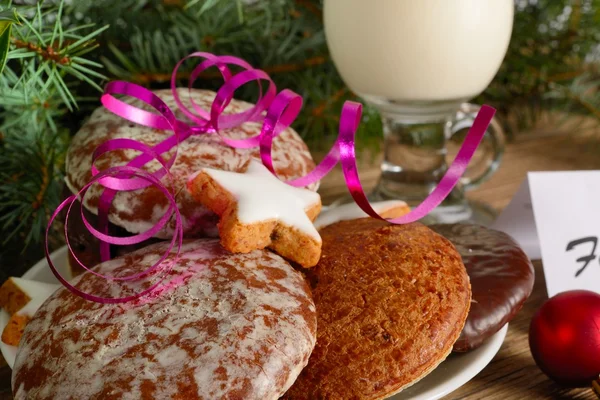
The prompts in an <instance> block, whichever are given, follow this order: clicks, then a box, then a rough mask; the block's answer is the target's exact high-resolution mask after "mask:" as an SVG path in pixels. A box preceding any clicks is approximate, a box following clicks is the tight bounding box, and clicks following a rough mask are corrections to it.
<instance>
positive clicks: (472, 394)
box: [0, 125, 600, 400]
mask: <svg viewBox="0 0 600 400" xmlns="http://www.w3.org/2000/svg"><path fill="white" fill-rule="evenodd" d="M576 169H600V143H598V136H595V135H590V134H586V133H581V132H579V134H578V135H574V134H560V135H558V134H557V130H556V129H554V127H553V126H552V125H548V126H546V127H545V128H541V129H539V130H538V132H536V133H534V134H528V135H521V136H519V137H517V139H516V141H515V142H514V143H511V144H509V145H508V146H507V148H506V152H505V154H504V157H503V161H502V164H501V166H500V168H499V170H498V171H497V173H496V174H495V175H494V176H493V177H492V178H491V179H490V180H489V181H487V182H486V183H484V184H483V185H481V186H480V187H479V188H478V189H476V190H474V191H473V192H471V193H469V197H471V198H473V199H476V200H479V201H483V202H486V203H488V204H490V205H491V206H493V207H494V208H496V209H497V210H501V209H502V208H503V207H505V206H506V205H507V204H508V202H509V201H510V199H511V198H512V196H513V195H514V194H515V192H516V191H517V189H518V187H519V185H520V184H521V182H522V181H523V179H524V178H525V175H526V173H527V171H544V170H576ZM360 173H361V178H362V179H363V184H364V186H365V187H366V188H371V187H372V186H373V185H374V184H375V180H376V179H377V176H378V175H379V171H378V166H377V165H376V162H375V163H374V164H368V163H363V165H362V166H361V169H360ZM340 178H341V174H340V171H339V170H338V171H337V172H335V173H334V174H332V175H330V176H328V177H327V178H326V179H325V180H324V181H323V182H322V185H321V189H320V192H321V194H322V197H323V203H324V204H329V203H330V202H331V201H333V200H335V199H336V198H338V197H339V196H341V195H343V194H345V191H346V189H345V186H344V184H343V179H340ZM565 207H568V205H565ZM534 264H535V268H536V282H535V287H534V291H533V294H532V296H531V297H530V298H529V299H528V301H527V302H526V303H525V305H524V307H523V309H522V310H521V311H520V312H519V313H518V314H517V316H516V317H515V319H514V320H513V321H512V322H511V323H510V325H509V330H508V334H507V336H506V340H505V341H504V344H503V345H502V348H501V349H500V352H499V353H498V354H497V355H496V357H495V358H494V360H493V361H492V362H491V363H490V364H489V365H488V366H487V367H486V368H485V369H484V370H483V371H482V372H480V373H479V374H478V375H477V376H476V377H475V378H473V379H472V380H471V381H470V382H468V383H467V384H466V385H464V386H463V387H461V388H460V389H458V390H457V391H455V392H453V393H451V394H449V395H448V396H446V397H445V399H467V400H472V399H490V400H513V399H514V400H517V399H518V400H521V399H595V398H596V397H595V395H594V393H593V392H592V390H591V389H588V388H582V389H568V388H563V387H560V386H559V385H557V384H555V383H554V382H552V381H551V380H550V379H548V378H547V377H546V376H545V375H544V374H543V373H542V372H541V371H540V370H539V369H538V368H537V366H536V365H535V363H534V361H533V358H532V357H531V353H530V351H529V344H528V329H529V323H530V320H531V317H532V316H533V314H534V313H535V311H536V310H537V309H538V308H539V307H540V305H541V304H542V303H543V301H544V300H545V299H546V298H547V294H546V288H545V282H544V275H543V270H542V266H541V263H540V262H539V261H536V262H535V263H534ZM88 378H89V377H83V379H84V380H85V379H88ZM11 398H12V397H11V395H10V370H9V368H8V367H6V366H5V367H0V399H11Z"/></svg>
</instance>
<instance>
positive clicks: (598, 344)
mask: <svg viewBox="0 0 600 400" xmlns="http://www.w3.org/2000/svg"><path fill="white" fill-rule="evenodd" d="M529 348H530V349H531V354H532V355H533V358H534V360H535V362H536V364H537V365H538V366H539V367H540V369H541V370H542V371H543V372H544V373H545V374H546V375H548V376H549V377H550V378H552V379H553V380H555V381H556V382H558V383H560V384H562V385H566V386H589V385H590V384H591V382H592V381H593V380H594V379H598V374H600V295H599V294H597V293H594V292H590V291H587V290H573V291H569V292H564V293H559V294H557V295H556V296H554V297H552V298H551V299H549V300H547V301H546V302H545V303H544V304H543V305H542V307H541V308H540V309H539V310H538V312H537V313H536V314H535V315H534V316H533V319H532V320H531V325H530V327H529Z"/></svg>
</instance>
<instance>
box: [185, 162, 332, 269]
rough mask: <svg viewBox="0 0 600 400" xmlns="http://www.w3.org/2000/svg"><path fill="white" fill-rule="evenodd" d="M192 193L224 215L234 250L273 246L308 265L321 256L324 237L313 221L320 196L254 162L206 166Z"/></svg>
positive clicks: (224, 238)
mask: <svg viewBox="0 0 600 400" xmlns="http://www.w3.org/2000/svg"><path fill="white" fill-rule="evenodd" d="M188 190H189V191H190V193H191V194H192V196H193V197H194V198H195V199H196V200H197V201H198V202H200V203H201V204H203V205H204V206H205V207H208V208H209V209H211V210H212V211H213V212H214V213H215V214H217V215H219V216H220V221H219V224H218V227H219V235H220V236H221V244H222V245H223V247H225V248H226V249H227V250H229V251H231V252H233V253H248V252H250V251H252V250H255V249H264V248H265V247H269V248H270V249H272V250H274V251H275V252H276V253H278V254H279V255H281V256H283V257H285V258H287V259H289V260H291V261H294V262H296V263H298V264H300V265H302V266H303V267H305V268H309V267H313V266H315V265H316V264H317V262H318V261H319V258H320V256H321V237H320V236H319V233H318V232H317V230H316V229H315V227H314V225H313V223H312V221H314V220H315V218H316V217H317V216H318V215H319V212H320V211H321V197H320V196H319V195H318V194H317V193H315V192H312V191H310V190H307V189H302V188H295V187H293V186H290V185H288V184H286V183H284V182H282V181H280V180H279V179H277V177H275V176H274V175H273V174H271V172H270V171H269V170H268V169H267V168H266V167H265V166H264V165H262V164H261V163H259V162H257V161H251V162H250V163H249V164H248V168H247V169H246V171H245V172H243V173H237V172H229V171H222V170H216V169H211V168H203V169H202V170H200V171H199V172H198V173H197V174H196V175H194V176H192V178H190V180H189V182H188Z"/></svg>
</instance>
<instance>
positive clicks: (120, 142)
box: [46, 52, 495, 303]
mask: <svg viewBox="0 0 600 400" xmlns="http://www.w3.org/2000/svg"><path fill="white" fill-rule="evenodd" d="M191 58H198V59H201V60H203V61H201V62H200V63H199V64H198V65H197V66H196V67H195V68H194V69H193V70H192V73H191V75H190V80H189V83H188V94H189V101H190V103H189V104H191V109H190V108H188V107H187V106H186V105H185V104H184V103H183V101H182V100H181V99H180V97H179V91H178V89H177V86H176V84H177V80H178V79H177V74H178V71H179V68H180V67H181V65H182V64H183V62H184V61H186V60H188V59H191ZM230 66H233V67H235V68H236V69H240V68H241V71H240V72H238V73H235V74H234V73H232V72H231V69H230V68H229V67H230ZM211 67H216V68H217V69H218V70H219V72H220V74H221V76H222V78H223V85H222V86H221V87H220V89H219V90H218V91H217V93H216V95H215V98H214V100H213V102H212V104H211V107H210V109H209V110H205V109H203V108H202V107H200V105H199V104H197V103H195V102H194V99H193V96H192V86H193V84H194V82H195V81H196V80H197V79H198V78H199V77H200V75H201V74H202V73H203V72H204V71H206V70H207V69H208V68H211ZM253 81H256V82H257V84H258V92H259V95H258V99H257V101H256V104H255V105H254V106H252V107H250V108H248V109H245V110H243V111H241V112H238V113H234V114H224V111H225V109H226V108H227V106H228V105H229V104H230V102H231V100H232V99H233V98H234V94H235V91H236V90H237V89H239V88H240V87H242V86H243V85H245V84H247V83H250V82H253ZM263 82H266V84H267V87H266V89H263ZM171 91H172V94H173V98H174V100H175V103H176V105H177V107H178V109H179V110H180V111H181V112H182V113H183V114H184V115H185V116H186V117H187V118H188V121H191V124H190V123H188V122H186V121H182V120H178V119H177V118H176V116H175V113H174V112H173V110H171V109H170V108H169V107H168V106H167V104H165V102H164V101H162V100H161V99H160V98H159V97H158V96H157V95H156V94H154V93H152V92H151V91H150V90H148V89H145V88H143V87H141V86H138V85H136V84H133V83H129V82H123V81H114V82H110V83H109V84H108V85H107V86H106V88H105V91H104V94H103V95H102V97H101V101H102V104H103V105H104V107H105V108H107V109H108V110H109V111H111V112H113V113H114V114H116V115H118V116H120V117H122V118H124V119H127V120H129V121H131V122H135V123H137V124H140V125H143V126H147V127H150V128H153V129H161V130H169V131H172V132H173V135H171V136H169V137H167V138H166V139H165V140H164V141H162V142H160V143H158V144H156V145H154V146H153V147H150V146H148V145H146V144H144V143H141V142H139V141H136V140H133V139H123V138H121V139H112V140H109V141H107V142H105V143H103V144H102V145H100V146H99V147H98V148H97V149H96V150H95V152H94V154H93V157H92V180H91V181H90V182H89V183H88V184H87V185H85V186H84V187H83V188H82V189H81V191H80V192H79V193H78V194H77V195H73V196H71V197H69V198H68V199H66V200H65V201H64V202H62V203H61V204H60V205H59V207H58V208H57V209H56V211H55V212H54V214H53V215H52V217H51V218H50V221H49V224H48V227H47V229H46V257H47V259H48V262H49V264H50V268H51V269H52V271H53V272H54V274H55V275H56V277H57V278H58V280H59V281H60V282H61V283H62V284H63V285H65V286H66V287H67V288H68V289H69V290H71V291H72V292H74V293H75V294H77V295H80V296H82V297H84V298H86V299H88V300H92V301H98V302H102V303H116V302H124V301H130V300H133V299H137V298H139V297H140V296H143V295H146V294H148V293H150V292H151V291H153V290H154V289H156V288H157V287H158V286H159V284H160V283H161V282H162V280H163V278H164V276H165V274H166V273H168V271H169V269H170V266H167V267H164V268H159V267H160V266H161V263H163V262H164V261H165V260H166V259H167V257H169V255H171V254H172V252H173V249H174V247H175V246H176V245H177V251H176V255H177V254H179V250H180V248H181V245H182V239H183V228H182V223H181V215H180V214H179V209H178V208H177V203H176V200H175V198H174V195H173V193H175V192H174V190H173V189H171V191H169V189H167V187H166V186H165V185H164V183H163V180H164V179H165V178H167V179H168V180H169V181H170V182H173V179H172V177H171V175H170V172H169V170H170V168H171V167H172V166H173V164H174V163H175V160H176V157H177V146H178V144H179V143H180V142H181V141H184V140H186V139H187V138H189V137H190V136H191V135H203V134H217V135H219V137H220V138H221V140H222V141H223V142H224V143H226V144H227V145H229V146H231V147H234V148H255V147H259V149H260V158H261V160H262V162H263V164H264V165H265V166H266V167H267V168H268V169H269V170H270V171H271V172H272V173H273V174H274V175H276V172H275V166H274V165H273V157H272V149H273V140H274V139H275V138H276V137H277V136H278V135H279V134H280V133H281V132H283V131H284V130H285V129H286V128H287V127H289V126H291V124H292V123H293V121H294V120H295V119H296V118H297V116H298V114H299V113H300V110H301V108H302V97H301V96H299V95H298V94H296V93H294V92H293V91H291V90H289V89H285V90H283V91H281V92H279V93H277V89H276V87H275V84H274V83H273V81H272V80H271V78H270V77H269V75H268V74H267V73H265V72H264V71H261V70H257V69H254V68H253V67H252V66H251V65H250V64H248V63H247V62H246V61H244V60H242V59H240V58H237V57H233V56H227V55H226V56H217V55H214V54H210V53H205V52H195V53H192V54H190V55H188V56H187V57H185V58H183V59H182V60H180V61H179V62H178V63H177V64H176V65H175V68H174V70H173V73H172V76H171ZM113 95H124V96H129V97H132V98H133V99H137V100H139V101H141V102H142V103H143V104H146V105H148V106H150V107H152V108H153V109H154V110H155V111H156V113H154V112H150V111H146V110H144V109H141V108H138V107H136V106H134V105H132V104H130V103H126V102H124V101H122V100H119V99H117V98H116V97H114V96H113ZM494 113H495V110H494V109H493V108H491V107H489V106H485V105H484V106H482V107H481V109H480V111H479V113H478V115H477V117H476V118H475V121H474V124H473V126H472V127H471V129H470V130H469V133H468V134H467V136H466V138H465V142H464V143H463V145H462V147H461V149H460V151H459V152H458V155H457V156H456V158H455V160H454V161H453V162H452V164H451V165H450V167H449V168H448V171H447V172H446V174H445V175H444V177H443V178H442V180H441V181H440V182H439V184H438V185H437V187H436V188H435V189H434V190H433V191H432V192H431V193H430V194H429V196H428V197H427V198H426V199H425V200H424V201H423V202H422V203H421V204H419V205H418V206H417V207H415V208H414V209H413V210H411V211H410V212H409V213H408V214H406V215H404V216H402V217H398V218H394V219H387V220H386V219H384V218H383V217H381V216H380V215H379V214H377V213H376V212H375V210H373V208H372V207H371V205H370V203H369V201H368V199H367V197H366V195H365V192H364V190H363V188H362V185H361V182H360V178H359V175H358V169H357V165H356V154H355V135H356V131H357V129H358V126H359V124H360V119H361V115H362V105H361V104H359V103H356V102H352V101H346V102H345V103H344V106H343V108H342V112H341V116H340V126H339V134H338V137H337V140H336V141H335V143H334V144H333V146H332V147H331V149H330V150H329V152H328V153H327V155H326V156H325V158H324V159H323V160H322V161H321V162H320V163H319V164H318V165H317V166H316V167H315V168H314V169H313V170H312V171H311V172H309V173H308V174H306V175H305V176H302V177H299V178H296V179H293V180H289V181H287V183H288V184H289V185H292V186H296V187H305V186H309V185H311V184H313V183H316V182H318V181H319V180H321V179H322V178H323V177H325V176H326V175H327V174H328V173H329V172H330V171H331V170H332V169H333V168H334V167H335V166H336V165H337V164H338V163H340V164H341V167H342V171H343V174H344V179H345V181H346V185H347V187H348V190H349V191H350V194H351V195H352V197H353V199H354V201H355V202H356V203H357V204H358V206H359V207H360V208H361V209H362V210H363V211H364V212H365V213H367V214H368V215H370V216H371V217H373V218H378V219H382V220H386V221H388V222H390V223H393V224H406V223H410V222H414V221H417V220H419V219H421V218H423V217H425V216H426V215H427V214H428V213H429V212H431V211H432V210H433V209H434V208H435V207H437V206H438V205H439V204H440V203H441V202H442V201H443V200H444V199H445V198H446V196H448V194H449V193H450V192H451V191H452V189H453V188H454V186H455V185H456V184H457V183H458V181H459V179H460V177H461V175H462V174H463V173H464V172H465V170H466V167H467V165H468V163H469V161H470V160H471V158H472V157H473V154H474V153H475V150H476V149H477V146H478V145H479V143H480V142H481V139H482V138H483V135H484V134H485V132H486V130H487V127H488V125H489V124H490V122H491V120H492V117H493V116H494ZM251 121H252V122H260V123H262V129H261V132H260V134H259V135H258V136H255V137H250V138H245V139H233V138H229V137H227V136H226V135H225V134H224V133H223V132H222V130H226V129H229V128H233V127H236V126H239V125H242V124H244V123H246V122H251ZM121 149H130V150H136V151H139V152H141V154H140V155H138V156H137V157H135V158H133V159H132V160H131V161H130V162H129V163H127V165H125V166H117V167H111V168H108V169H106V170H104V171H99V170H98V168H97V167H96V166H95V161H96V160H97V159H98V158H99V157H101V156H102V155H103V154H105V153H107V152H110V151H114V150H121ZM171 151H172V154H171V156H170V157H169V158H168V159H167V160H165V159H163V157H164V154H165V153H169V152H171ZM152 161H156V162H158V163H159V164H160V167H161V168H159V169H157V170H156V171H155V172H152V173H150V172H147V171H145V170H143V169H142V168H143V167H144V166H146V165H147V164H148V163H149V162H152ZM191 172H195V171H191ZM94 183H97V184H99V185H102V186H103V192H102V194H101V195H100V201H99V204H98V221H99V223H98V227H97V228H95V227H93V226H92V225H91V224H90V223H89V222H88V221H87V220H86V219H85V217H84V215H83V208H82V212H81V218H82V220H83V223H84V225H85V226H86V228H87V229H88V230H89V231H90V232H91V234H92V235H94V236H95V237H96V238H98V239H100V241H101V246H100V253H101V259H102V260H108V259H110V252H109V244H116V245H124V244H137V243H140V242H142V241H144V240H146V239H149V238H151V237H153V236H154V235H155V234H156V233H158V232H159V231H160V230H161V229H162V228H163V227H164V226H165V225H166V224H167V223H169V222H174V224H175V234H174V235H173V238H172V240H171V242H170V246H169V247H168V250H167V251H166V252H165V254H164V255H163V256H162V257H161V258H160V260H159V261H157V262H156V263H155V264H153V265H152V266H151V267H150V268H148V269H147V270H145V271H143V272H140V273H138V274H133V275H130V276H126V277H108V276H103V275H101V274H99V273H97V272H95V271H93V270H90V269H89V268H88V267H87V266H85V265H83V263H81V262H80V261H79V260H78V259H77V257H76V256H75V254H74V252H73V250H72V248H71V246H70V244H69V242H68V236H67V235H66V234H67V223H65V236H67V246H69V250H70V252H71V254H72V255H73V256H74V258H75V259H76V261H77V262H78V263H79V265H81V266H82V267H83V268H85V269H86V270H88V271H90V272H91V273H93V274H95V275H96V276H98V277H101V278H104V279H107V280H108V281H109V282H111V281H133V280H137V279H141V278H144V277H147V276H150V275H151V274H153V273H157V274H160V279H158V280H157V281H156V282H155V283H152V284H151V285H150V287H149V288H146V289H144V290H142V291H140V292H139V293H137V294H135V295H132V296H127V297H122V298H107V297H103V296H97V295H94V294H89V293H83V292H82V291H80V290H79V289H78V288H76V287H74V286H72V285H71V284H69V283H68V282H67V281H66V280H65V279H64V278H63V277H62V276H61V275H60V274H59V273H58V271H57V269H56V268H55V266H54V264H53V263H52V260H51V259H50V256H49V249H48V234H49V232H50V226H51V224H52V222H53V221H54V219H55V218H56V216H57V215H58V214H59V212H60V211H61V210H63V209H64V208H66V207H67V206H68V210H67V219H68V215H69V213H70V211H71V207H72V205H73V203H74V202H75V201H78V200H80V201H82V200H83V197H84V196H85V193H86V191H87V190H88V189H89V187H90V186H91V185H92V184H94ZM151 185H155V186H157V187H158V188H159V189H160V190H161V192H162V193H163V194H164V195H165V196H166V197H167V199H168V200H169V208H168V210H167V212H166V213H165V215H163V216H162V217H161V218H160V219H159V220H158V222H157V223H156V224H155V225H154V226H153V227H152V228H150V229H149V230H147V231H146V232H143V233H140V234H137V235H134V236H131V237H127V238H120V237H112V236H110V235H108V211H109V208H110V205H111V203H112V201H113V199H114V197H115V195H116V193H117V192H118V191H123V190H125V191H131V190H140V189H143V188H146V187H148V186H151ZM175 259H176V256H175ZM170 265H172V263H171V264H170ZM159 269H161V270H162V273H161V271H159ZM165 271H166V272H165Z"/></svg>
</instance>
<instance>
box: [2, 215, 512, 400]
mask: <svg viewBox="0 0 600 400" xmlns="http://www.w3.org/2000/svg"><path fill="white" fill-rule="evenodd" d="M375 208H376V209H377V208H378V207H375ZM338 212H339V211H338ZM351 212H352V213H356V210H353V211H351ZM324 214H326V213H324ZM321 216H322V217H326V215H323V214H321ZM51 257H52V260H53V262H54V265H55V266H56V268H57V269H58V270H59V272H60V273H61V274H63V276H64V277H65V278H67V279H69V278H70V271H69V268H68V253H67V249H66V247H63V248H61V249H59V250H57V251H55V252H54V253H52V255H51ZM23 278H26V279H33V280H38V281H42V282H48V283H58V281H57V279H56V278H55V277H54V275H53V274H52V271H51V270H50V268H49V267H48V263H47V261H46V259H45V258H44V259H42V260H40V261H39V262H38V263H37V264H35V265H34V266H33V267H32V268H31V269H29V270H28V271H27V272H26V273H25V274H24V275H23ZM8 318H9V316H8V314H7V313H6V312H5V311H3V310H0V332H1V331H2V330H4V327H5V326H6V324H7V323H8ZM507 330H508V324H507V325H505V326H504V327H503V328H502V329H501V330H500V331H498V332H497V333H496V334H495V335H493V336H492V337H491V338H489V339H488V340H487V341H486V342H485V343H484V344H483V345H482V346H481V347H479V348H478V349H476V350H473V351H471V352H468V353H464V354H451V355H450V356H449V357H448V358H447V359H446V360H445V361H444V362H442V363H441V364H440V365H439V366H438V367H437V368H436V369H435V370H433V371H432V372H431V373H430V374H429V375H427V376H426V377H425V378H423V379H422V380H421V381H419V382H418V383H416V384H415V385H413V386H411V387H409V388H407V389H405V390H403V391H402V392H401V393H399V394H397V395H395V396H393V397H391V398H390V400H408V399H411V400H435V399H439V398H441V397H443V396H445V395H447V394H449V393H451V392H452V391H454V390H456V389H458V388H459V387H461V386H462V385H464V384H465V383H467V382H468V381H470V380H471V379H472V378H473V377H474V376H475V375H477V374H478V373H479V372H480V371H481V370H482V369H483V368H485V366H486V365H488V364H489V363H490V361H492V359H493V358H494V356H495V355H496V353H498V350H500V347H501V346H502V342H504V338H505V336H506V331H507ZM0 350H1V351H2V355H3V356H4V359H5V360H6V362H7V363H8V365H9V366H10V367H11V368H12V366H13V364H14V361H15V356H16V353H17V348H16V347H14V346H9V345H7V344H4V343H2V341H0Z"/></svg>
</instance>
